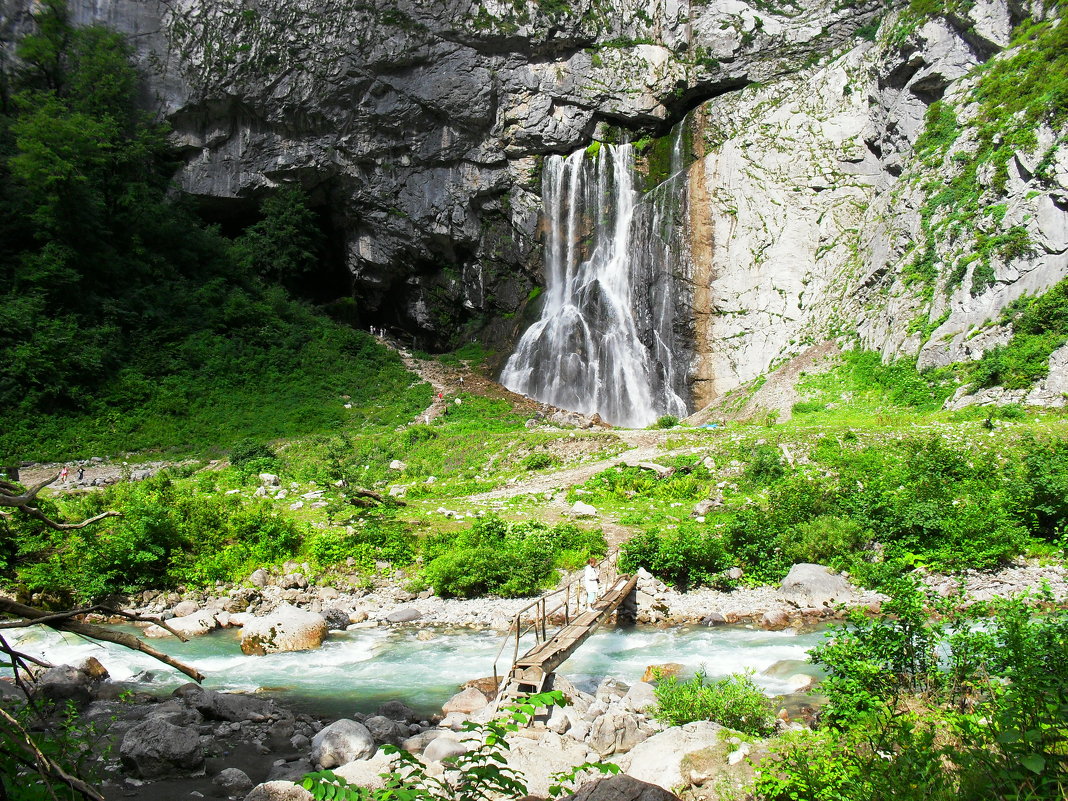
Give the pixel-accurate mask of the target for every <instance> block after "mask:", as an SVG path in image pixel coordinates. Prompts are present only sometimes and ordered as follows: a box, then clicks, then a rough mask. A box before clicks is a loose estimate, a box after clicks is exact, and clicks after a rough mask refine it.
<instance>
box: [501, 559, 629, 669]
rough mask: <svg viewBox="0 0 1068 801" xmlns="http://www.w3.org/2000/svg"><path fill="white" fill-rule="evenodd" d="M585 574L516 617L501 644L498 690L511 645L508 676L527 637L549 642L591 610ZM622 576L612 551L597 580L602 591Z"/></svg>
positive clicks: (534, 602) (580, 572)
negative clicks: (584, 580) (584, 578)
mask: <svg viewBox="0 0 1068 801" xmlns="http://www.w3.org/2000/svg"><path fill="white" fill-rule="evenodd" d="M583 570H584V568H582V569H579V570H578V571H577V572H575V573H574V574H572V575H571V576H570V577H569V578H568V579H567V581H566V583H564V584H563V585H562V586H560V587H557V588H556V589H555V590H551V591H549V592H547V593H545V594H544V595H542V596H540V597H538V598H537V599H535V600H534V601H532V602H531V603H529V604H527V605H526V606H524V607H523V608H522V609H520V610H519V611H518V612H516V613H515V616H514V617H513V618H512V625H511V626H510V627H509V629H508V633H507V634H505V635H504V637H503V639H502V640H501V647H500V648H499V649H498V650H497V656H496V657H495V658H494V660H493V678H494V681H495V682H496V683H497V685H498V686H499V685H500V681H501V679H500V676H499V674H498V673H497V665H498V663H499V662H500V660H501V656H502V655H503V654H504V651H505V648H506V647H507V646H508V644H509V643H512V657H511V659H510V661H509V663H508V672H511V668H512V666H513V665H515V663H516V660H518V659H519V643H520V641H521V640H522V639H523V637H525V636H526V635H527V634H530V633H531V632H533V634H534V639H535V643H536V644H537V643H543V642H546V641H547V640H549V639H550V638H551V637H552V636H553V635H555V634H556V633H557V632H558V631H559V630H560V629H562V628H564V627H565V626H567V625H570V623H571V621H572V620H574V619H575V618H576V617H578V616H579V615H581V614H582V613H583V612H585V611H587V610H588V609H589V601H588V597H587V593H586V590H585V588H584V587H583V581H582V578H583ZM618 576H619V549H618V548H612V549H611V550H609V551H608V553H607V554H606V555H605V556H604V557H603V558H602V559H601V561H600V562H599V563H598V570H597V578H598V583H599V584H600V586H601V591H602V592H603V591H604V590H605V589H607V588H608V587H611V586H612V584H614V583H615V580H616V578H618Z"/></svg>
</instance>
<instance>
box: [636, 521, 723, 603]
mask: <svg viewBox="0 0 1068 801" xmlns="http://www.w3.org/2000/svg"><path fill="white" fill-rule="evenodd" d="M730 566H731V560H730V558H729V556H728V555H727V552H726V550H725V548H724V544H723V542H722V541H721V540H720V539H719V537H717V536H715V535H712V534H709V533H708V532H707V531H705V530H704V529H703V527H701V526H699V525H698V524H696V523H685V524H682V525H680V526H678V527H677V528H669V529H647V530H645V531H643V532H642V533H640V534H638V535H637V536H635V537H632V538H631V539H629V540H627V541H626V542H625V543H623V545H622V547H621V548H620V551H619V569H620V570H621V571H623V572H624V573H633V572H634V571H636V570H637V569H638V568H645V569H646V570H648V571H649V572H650V573H652V574H653V575H654V576H656V577H657V578H659V579H662V580H663V581H666V582H668V583H670V584H673V585H675V586H676V587H678V588H679V589H682V590H686V589H689V588H691V587H699V586H710V587H711V586H720V587H721V586H725V585H726V583H727V582H726V579H725V578H724V575H723V571H725V570H726V569H727V568H729V567H730Z"/></svg>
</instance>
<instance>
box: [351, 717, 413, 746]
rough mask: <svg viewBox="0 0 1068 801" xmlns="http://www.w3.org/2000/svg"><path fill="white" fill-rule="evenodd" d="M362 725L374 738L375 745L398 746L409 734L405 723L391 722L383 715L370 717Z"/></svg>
mask: <svg viewBox="0 0 1068 801" xmlns="http://www.w3.org/2000/svg"><path fill="white" fill-rule="evenodd" d="M363 725H364V726H366V727H367V731H369V732H370V733H371V736H372V737H374V738H375V742H376V743H389V744H390V745H400V744H401V743H402V742H404V741H405V740H407V739H408V735H409V734H411V732H410V731H409V730H408V725H407V724H406V723H401V722H400V721H397V720H391V719H390V718H387V717H385V716H384V715H372V716H371V717H369V718H367V720H365V721H364V722H363Z"/></svg>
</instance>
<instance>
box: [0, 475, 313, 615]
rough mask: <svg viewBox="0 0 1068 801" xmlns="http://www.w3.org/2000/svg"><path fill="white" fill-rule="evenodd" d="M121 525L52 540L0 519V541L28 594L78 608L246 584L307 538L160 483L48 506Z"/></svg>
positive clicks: (246, 510) (248, 507)
mask: <svg viewBox="0 0 1068 801" xmlns="http://www.w3.org/2000/svg"><path fill="white" fill-rule="evenodd" d="M116 508H117V509H121V510H122V516H121V517H115V518H107V519H106V520H104V521H102V522H100V523H97V524H95V525H93V526H90V527H88V528H84V529H75V530H70V531H54V530H52V529H49V528H47V527H44V526H43V525H41V524H39V523H38V522H36V521H33V520H28V519H24V518H12V519H10V520H4V519H0V539H2V540H3V541H5V542H6V543H17V552H16V553H14V554H12V557H11V560H10V561H11V564H10V566H11V567H12V568H14V573H15V577H16V580H17V582H18V583H19V584H21V585H22V586H24V587H25V588H26V589H27V590H30V591H39V590H44V591H48V592H50V593H53V594H61V595H65V596H68V597H70V598H72V599H75V600H78V601H89V600H92V599H95V598H99V597H101V596H103V595H106V594H109V593H114V592H132V591H137V590H143V589H149V588H152V589H162V588H167V587H173V586H176V585H177V584H181V583H189V584H193V585H203V584H207V583H212V582H215V581H234V580H240V579H243V578H245V577H246V576H247V575H248V573H249V572H251V570H252V569H255V568H256V567H260V566H261V565H264V564H271V563H275V562H278V561H280V560H283V559H286V558H290V557H292V556H293V555H294V554H296V553H297V552H298V551H299V550H300V547H301V543H302V541H303V539H304V537H305V536H306V533H307V532H306V530H305V528H304V527H303V526H300V525H298V524H296V523H294V522H292V521H291V520H289V519H287V518H285V517H282V516H281V515H279V514H278V513H277V512H275V511H273V510H272V509H271V508H270V507H269V506H268V505H267V503H266V502H259V503H250V502H247V501H242V500H241V499H240V498H236V497H233V496H227V495H219V494H214V493H213V494H210V495H205V494H201V493H200V492H198V491H197V490H196V488H195V484H191V483H187V482H178V481H175V480H173V479H172V478H171V477H170V476H169V475H167V474H165V473H164V474H160V475H157V476H154V477H153V478H151V479H148V480H145V481H141V482H135V483H123V484H117V485H115V486H114V487H110V488H108V489H107V490H104V491H103V492H98V493H93V494H90V495H85V496H72V497H68V498H65V499H63V501H62V502H61V503H60V504H59V505H58V506H57V507H54V508H52V507H49V510H50V511H52V512H53V513H54V514H56V515H57V516H59V517H61V518H62V517H68V518H70V519H80V518H82V517H87V516H90V515H94V514H97V513H99V512H101V511H104V510H105V509H116Z"/></svg>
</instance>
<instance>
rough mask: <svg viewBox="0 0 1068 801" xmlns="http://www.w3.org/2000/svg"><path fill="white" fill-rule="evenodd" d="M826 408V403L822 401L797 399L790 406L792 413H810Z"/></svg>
mask: <svg viewBox="0 0 1068 801" xmlns="http://www.w3.org/2000/svg"><path fill="white" fill-rule="evenodd" d="M826 408H827V404H826V403H823V402H822V401H798V402H797V403H795V404H794V405H793V406H792V407H790V411H792V412H793V413H794V414H812V413H813V412H822V411H823V410H824V409H826Z"/></svg>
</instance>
